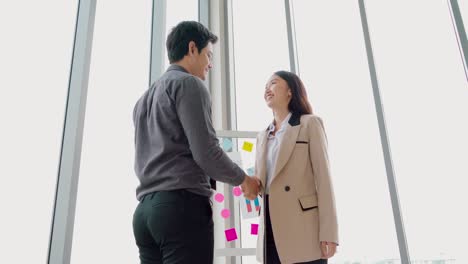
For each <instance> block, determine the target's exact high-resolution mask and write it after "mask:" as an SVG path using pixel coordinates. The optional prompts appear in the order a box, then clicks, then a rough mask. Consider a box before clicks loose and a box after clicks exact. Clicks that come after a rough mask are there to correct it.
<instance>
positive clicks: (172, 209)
mask: <svg viewBox="0 0 468 264" xmlns="http://www.w3.org/2000/svg"><path fill="white" fill-rule="evenodd" d="M212 216H213V211H212V207H211V203H210V199H209V198H208V197H204V196H200V195H196V194H193V193H191V192H188V191H186V190H175V191H160V192H155V193H151V194H147V195H146V196H144V197H143V199H142V200H141V201H140V203H139V204H138V206H137V208H136V209H135V213H134V215H133V233H134V236H135V241H136V244H137V246H138V249H139V253H140V261H141V264H189V263H190V264H193V263H200V264H205V263H206V264H212V263H213V250H214V234H213V218H212Z"/></svg>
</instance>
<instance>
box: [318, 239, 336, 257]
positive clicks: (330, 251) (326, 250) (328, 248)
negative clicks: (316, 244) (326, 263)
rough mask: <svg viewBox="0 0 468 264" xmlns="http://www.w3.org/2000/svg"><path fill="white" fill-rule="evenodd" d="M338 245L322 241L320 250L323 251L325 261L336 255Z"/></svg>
mask: <svg viewBox="0 0 468 264" xmlns="http://www.w3.org/2000/svg"><path fill="white" fill-rule="evenodd" d="M336 246H337V244H336V243H333V242H325V241H322V242H320V249H321V250H322V258H323V259H328V258H331V257H333V255H335V253H336Z"/></svg>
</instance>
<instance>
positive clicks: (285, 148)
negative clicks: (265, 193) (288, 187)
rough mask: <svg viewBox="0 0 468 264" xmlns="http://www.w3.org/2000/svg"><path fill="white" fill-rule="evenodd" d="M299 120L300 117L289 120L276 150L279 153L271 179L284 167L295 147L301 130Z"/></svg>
mask: <svg viewBox="0 0 468 264" xmlns="http://www.w3.org/2000/svg"><path fill="white" fill-rule="evenodd" d="M299 119H300V117H297V116H294V115H293V116H292V117H291V119H290V120H289V123H288V127H287V128H286V132H285V133H284V135H283V139H282V141H281V144H280V147H279V150H278V152H279V153H278V158H277V160H276V164H275V169H274V173H273V179H274V178H275V177H276V175H278V174H279V173H280V172H281V170H282V169H283V167H284V166H285V165H286V163H287V161H288V160H289V157H291V154H292V152H293V150H294V147H295V146H296V140H297V137H298V136H299V131H300V130H301V125H300V120H299Z"/></svg>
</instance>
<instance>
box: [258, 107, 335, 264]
mask: <svg viewBox="0 0 468 264" xmlns="http://www.w3.org/2000/svg"><path fill="white" fill-rule="evenodd" d="M267 139H268V135H267V131H263V132H261V133H259V134H258V136H257V150H256V164H255V169H256V175H257V176H258V177H260V179H261V181H262V185H263V186H265V184H266V158H267V152H266V150H267ZM269 201H270V203H269V205H270V206H269V207H270V218H271V224H272V228H273V234H274V237H275V244H276V248H277V250H278V254H279V257H280V259H281V263H283V264H289V263H298V262H307V261H311V260H316V259H320V258H321V251H320V241H328V242H335V243H338V224H337V218H336V209H335V198H334V195H333V185H332V181H331V177H330V168H329V163H328V154H327V139H326V134H325V131H324V127H323V123H322V120H321V119H320V117H318V116H314V115H303V116H301V117H299V116H296V115H292V116H291V118H290V120H289V123H288V125H287V129H286V132H285V134H284V136H283V141H282V142H281V144H280V147H279V153H278V159H277V162H276V164H275V168H274V173H273V180H272V182H271V185H270V191H269ZM265 243H266V241H265V219H264V210H261V213H260V228H259V233H258V242H257V260H258V261H260V262H262V263H264V253H265V252H264V245H265ZM265 263H267V264H268V261H266V262H265Z"/></svg>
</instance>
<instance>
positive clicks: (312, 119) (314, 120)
mask: <svg viewBox="0 0 468 264" xmlns="http://www.w3.org/2000/svg"><path fill="white" fill-rule="evenodd" d="M302 122H304V123H306V124H321V125H323V120H322V118H321V117H320V116H318V115H315V114H308V115H302V116H301V123H302Z"/></svg>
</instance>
